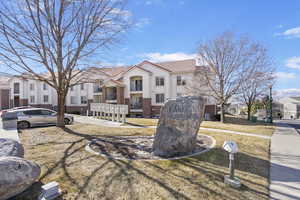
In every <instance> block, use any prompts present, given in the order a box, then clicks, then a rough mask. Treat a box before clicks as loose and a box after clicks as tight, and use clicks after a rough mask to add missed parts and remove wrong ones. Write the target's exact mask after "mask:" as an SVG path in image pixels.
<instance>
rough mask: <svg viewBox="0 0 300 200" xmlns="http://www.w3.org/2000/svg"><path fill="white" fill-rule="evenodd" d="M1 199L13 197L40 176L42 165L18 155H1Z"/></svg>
mask: <svg viewBox="0 0 300 200" xmlns="http://www.w3.org/2000/svg"><path fill="white" fill-rule="evenodd" d="M0 172H1V173H0V200H5V199H8V198H10V197H13V196H15V195H17V194H19V193H21V192H23V191H24V190H26V189H27V188H28V187H29V186H31V185H32V184H33V183H34V182H35V180H36V179H37V178H39V176H40V173H41V169H40V167H39V166H38V165H37V164H35V163H33V162H31V161H28V160H25V159H23V158H18V157H0Z"/></svg>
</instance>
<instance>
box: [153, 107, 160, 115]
mask: <svg viewBox="0 0 300 200" xmlns="http://www.w3.org/2000/svg"><path fill="white" fill-rule="evenodd" d="M160 109H161V106H151V110H152V116H159V115H160Z"/></svg>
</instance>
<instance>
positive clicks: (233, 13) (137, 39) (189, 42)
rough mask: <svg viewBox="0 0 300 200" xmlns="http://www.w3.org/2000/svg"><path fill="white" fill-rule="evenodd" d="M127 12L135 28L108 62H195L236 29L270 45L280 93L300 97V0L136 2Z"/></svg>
mask: <svg viewBox="0 0 300 200" xmlns="http://www.w3.org/2000/svg"><path fill="white" fill-rule="evenodd" d="M126 9H127V13H126V15H128V16H129V17H130V18H131V19H132V20H133V21H134V23H135V25H134V27H133V28H132V29H131V30H130V31H129V32H128V33H126V35H125V37H124V38H123V39H122V41H121V43H120V44H118V45H116V46H115V47H114V48H112V49H111V50H110V51H109V53H108V54H107V55H106V56H104V57H103V58H101V60H102V61H103V62H104V63H106V64H112V65H123V64H136V63H138V62H139V61H142V60H144V59H148V60H152V61H165V60H170V59H171V60H172V59H185V58H190V57H193V56H194V54H195V52H196V49H197V46H198V45H199V43H200V42H201V41H205V40H208V39H212V38H214V37H215V36H217V35H218V34H221V33H222V32H224V31H233V32H236V33H239V34H246V35H248V36H249V37H250V38H252V39H254V40H257V41H260V42H261V43H263V44H264V45H266V46H267V48H268V49H269V51H270V52H269V53H270V56H271V57H273V59H274V60H275V63H276V67H277V76H278V81H277V83H276V86H275V88H276V90H277V91H278V93H280V94H281V95H285V94H297V93H299V94H300V83H299V80H300V1H299V0H286V1H277V0H264V1H262V0H214V1H213V0H135V1H133V0H131V1H129V3H128V5H127V8H126Z"/></svg>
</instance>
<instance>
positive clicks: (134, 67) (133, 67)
mask: <svg viewBox="0 0 300 200" xmlns="http://www.w3.org/2000/svg"><path fill="white" fill-rule="evenodd" d="M133 69H140V70H143V71H145V72H147V73H150V74H152V72H151V71H149V70H146V69H144V68H142V67H141V64H139V65H134V66H132V67H130V68H128V70H126V71H124V72H123V74H126V73H127V72H129V71H131V70H133Z"/></svg>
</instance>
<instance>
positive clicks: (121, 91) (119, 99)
mask: <svg viewBox="0 0 300 200" xmlns="http://www.w3.org/2000/svg"><path fill="white" fill-rule="evenodd" d="M124 103H125V102H124V88H123V87H117V104H124Z"/></svg>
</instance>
